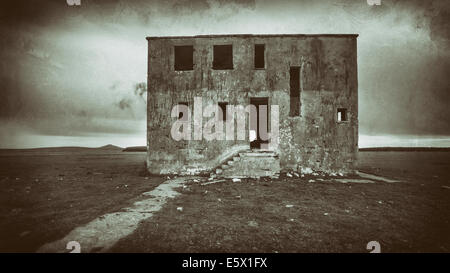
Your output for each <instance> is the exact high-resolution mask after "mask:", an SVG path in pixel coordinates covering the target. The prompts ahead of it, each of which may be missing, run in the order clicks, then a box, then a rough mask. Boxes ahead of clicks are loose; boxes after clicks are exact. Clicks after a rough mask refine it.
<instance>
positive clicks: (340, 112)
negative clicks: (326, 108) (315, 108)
mask: <svg viewBox="0 0 450 273" xmlns="http://www.w3.org/2000/svg"><path fill="white" fill-rule="evenodd" d="M337 121H338V122H342V121H348V115H347V109H346V108H338V109H337Z"/></svg>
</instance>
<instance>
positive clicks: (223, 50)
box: [213, 45, 233, 69]
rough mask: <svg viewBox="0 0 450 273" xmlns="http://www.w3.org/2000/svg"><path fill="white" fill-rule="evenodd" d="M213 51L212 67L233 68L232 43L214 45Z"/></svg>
mask: <svg viewBox="0 0 450 273" xmlns="http://www.w3.org/2000/svg"><path fill="white" fill-rule="evenodd" d="M213 51H214V52H213V55H214V56H213V57H214V59H213V69H233V46H232V45H215V46H214V48H213Z"/></svg>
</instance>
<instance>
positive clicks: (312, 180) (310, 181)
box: [308, 179, 316, 183]
mask: <svg viewBox="0 0 450 273" xmlns="http://www.w3.org/2000/svg"><path fill="white" fill-rule="evenodd" d="M308 182H309V183H314V182H316V181H315V180H314V179H309V180H308Z"/></svg>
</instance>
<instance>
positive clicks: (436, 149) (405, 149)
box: [359, 147, 450, 152]
mask: <svg viewBox="0 0 450 273" xmlns="http://www.w3.org/2000/svg"><path fill="white" fill-rule="evenodd" d="M359 151H360V152H450V147H374V148H359Z"/></svg>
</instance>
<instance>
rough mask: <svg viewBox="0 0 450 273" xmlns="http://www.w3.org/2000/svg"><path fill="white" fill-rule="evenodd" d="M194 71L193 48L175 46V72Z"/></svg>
mask: <svg viewBox="0 0 450 273" xmlns="http://www.w3.org/2000/svg"><path fill="white" fill-rule="evenodd" d="M193 69H194V47H193V46H175V70H178V71H184V70H193Z"/></svg>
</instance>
